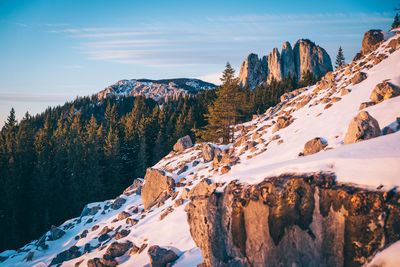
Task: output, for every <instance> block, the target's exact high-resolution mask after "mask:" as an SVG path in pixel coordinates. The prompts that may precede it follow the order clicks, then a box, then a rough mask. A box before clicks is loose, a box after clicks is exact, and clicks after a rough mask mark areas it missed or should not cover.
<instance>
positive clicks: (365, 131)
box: [344, 111, 381, 145]
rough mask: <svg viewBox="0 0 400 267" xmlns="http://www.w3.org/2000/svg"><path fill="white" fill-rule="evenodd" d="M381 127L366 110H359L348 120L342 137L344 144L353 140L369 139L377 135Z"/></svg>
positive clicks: (353, 141)
mask: <svg viewBox="0 0 400 267" xmlns="http://www.w3.org/2000/svg"><path fill="white" fill-rule="evenodd" d="M380 133H381V129H380V128H379V124H378V122H377V121H376V120H375V119H374V118H373V117H372V116H371V115H369V113H368V112H366V111H360V113H358V115H357V116H356V117H354V118H353V120H352V121H351V122H350V124H349V127H348V129H347V132H346V135H345V137H344V144H345V145H348V144H353V143H355V142H359V141H363V140H367V139H371V138H374V137H377V136H379V135H380Z"/></svg>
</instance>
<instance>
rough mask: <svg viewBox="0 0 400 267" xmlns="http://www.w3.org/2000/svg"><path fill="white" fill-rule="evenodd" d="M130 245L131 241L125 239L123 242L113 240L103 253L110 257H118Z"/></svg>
mask: <svg viewBox="0 0 400 267" xmlns="http://www.w3.org/2000/svg"><path fill="white" fill-rule="evenodd" d="M131 247H132V243H131V242H130V241H126V242H125V243H118V242H113V243H112V244H111V245H110V246H109V247H108V248H107V251H106V253H105V254H104V255H107V256H109V257H111V258H115V257H120V256H122V255H124V254H125V253H126V252H127V251H128V249H129V248H131Z"/></svg>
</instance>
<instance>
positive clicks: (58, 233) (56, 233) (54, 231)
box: [49, 225, 65, 241]
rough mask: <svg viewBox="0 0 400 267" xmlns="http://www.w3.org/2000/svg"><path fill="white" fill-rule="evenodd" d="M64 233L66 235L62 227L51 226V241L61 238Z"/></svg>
mask: <svg viewBox="0 0 400 267" xmlns="http://www.w3.org/2000/svg"><path fill="white" fill-rule="evenodd" d="M63 235H65V231H64V230H61V229H60V228H58V227H56V226H54V225H52V226H51V229H50V236H49V240H50V241H52V240H57V239H60V238H61V237H62V236H63Z"/></svg>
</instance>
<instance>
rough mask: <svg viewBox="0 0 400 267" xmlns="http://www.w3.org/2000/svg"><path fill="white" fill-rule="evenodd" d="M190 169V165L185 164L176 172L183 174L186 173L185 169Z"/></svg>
mask: <svg viewBox="0 0 400 267" xmlns="http://www.w3.org/2000/svg"><path fill="white" fill-rule="evenodd" d="M188 169H189V167H188V166H187V165H185V166H183V168H182V169H180V170H179V171H178V172H177V173H176V174H178V175H181V174H182V173H184V172H185V171H187V170H188Z"/></svg>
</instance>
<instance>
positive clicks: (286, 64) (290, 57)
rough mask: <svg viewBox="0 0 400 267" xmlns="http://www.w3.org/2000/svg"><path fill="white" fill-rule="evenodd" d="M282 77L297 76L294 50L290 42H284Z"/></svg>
mask: <svg viewBox="0 0 400 267" xmlns="http://www.w3.org/2000/svg"><path fill="white" fill-rule="evenodd" d="M281 67H282V77H295V76H296V66H295V63H294V52H293V49H292V46H291V45H290V43H289V42H284V43H283V46H282V54H281Z"/></svg>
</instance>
